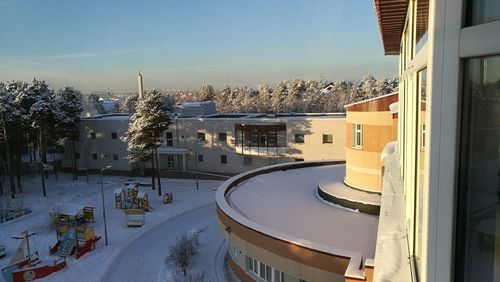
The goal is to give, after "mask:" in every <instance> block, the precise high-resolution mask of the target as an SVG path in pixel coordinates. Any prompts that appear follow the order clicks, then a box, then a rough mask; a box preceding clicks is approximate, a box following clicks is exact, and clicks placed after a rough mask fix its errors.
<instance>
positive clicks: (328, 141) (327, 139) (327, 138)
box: [322, 134, 333, 144]
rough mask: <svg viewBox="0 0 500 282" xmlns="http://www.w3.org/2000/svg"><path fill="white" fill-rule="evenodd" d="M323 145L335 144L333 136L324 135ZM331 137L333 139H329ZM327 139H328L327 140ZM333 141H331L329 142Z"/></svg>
mask: <svg viewBox="0 0 500 282" xmlns="http://www.w3.org/2000/svg"><path fill="white" fill-rule="evenodd" d="M322 137H323V139H322V141H323V144H333V134H323V136H322ZM329 137H331V138H329ZM325 138H326V139H325ZM329 139H331V140H329Z"/></svg>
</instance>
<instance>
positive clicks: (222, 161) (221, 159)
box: [220, 155, 227, 164]
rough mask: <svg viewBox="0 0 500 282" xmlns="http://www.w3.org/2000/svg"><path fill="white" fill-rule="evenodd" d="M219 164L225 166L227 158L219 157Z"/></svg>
mask: <svg viewBox="0 0 500 282" xmlns="http://www.w3.org/2000/svg"><path fill="white" fill-rule="evenodd" d="M220 163H221V164H227V156H226V155H220Z"/></svg>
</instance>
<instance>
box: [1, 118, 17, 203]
mask: <svg viewBox="0 0 500 282" xmlns="http://www.w3.org/2000/svg"><path fill="white" fill-rule="evenodd" d="M3 126H4V127H3V134H4V136H5V137H4V138H5V151H6V155H7V173H8V174H9V186H10V193H11V195H10V197H11V198H12V199H15V198H16V185H15V184H14V176H13V175H12V158H11V152H10V141H9V138H8V137H7V129H6V128H5V127H6V125H5V124H3Z"/></svg>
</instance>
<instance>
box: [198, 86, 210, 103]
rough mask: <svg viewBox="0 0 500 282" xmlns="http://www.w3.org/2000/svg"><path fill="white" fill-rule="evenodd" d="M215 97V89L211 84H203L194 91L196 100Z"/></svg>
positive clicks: (207, 99)
mask: <svg viewBox="0 0 500 282" xmlns="http://www.w3.org/2000/svg"><path fill="white" fill-rule="evenodd" d="M214 98H215V91H214V87H213V86H212V85H207V84H204V85H202V86H201V89H200V90H199V91H198V92H197V93H196V101H212V100H213V99H214Z"/></svg>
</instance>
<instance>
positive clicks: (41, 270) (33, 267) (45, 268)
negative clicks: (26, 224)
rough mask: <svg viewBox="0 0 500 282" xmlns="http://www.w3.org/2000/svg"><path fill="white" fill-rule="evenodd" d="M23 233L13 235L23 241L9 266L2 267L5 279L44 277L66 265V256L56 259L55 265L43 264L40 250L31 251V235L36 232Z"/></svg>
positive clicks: (17, 281) (19, 280)
mask: <svg viewBox="0 0 500 282" xmlns="http://www.w3.org/2000/svg"><path fill="white" fill-rule="evenodd" d="M22 235H23V236H22V237H12V238H14V239H19V240H21V243H20V244H19V247H18V248H17V250H16V252H15V253H14V255H13V256H12V258H11V260H10V262H9V263H8V264H7V266H5V267H4V268H2V276H3V278H4V280H5V281H7V282H23V281H31V280H35V279H39V278H43V277H45V276H48V275H50V274H52V273H54V272H56V271H59V270H61V269H63V268H64V267H66V260H65V259H64V258H60V259H58V260H56V261H54V263H53V265H47V264H45V265H41V263H42V262H41V261H40V258H39V256H38V252H35V253H33V254H32V253H31V251H30V244H29V237H31V236H33V235H35V233H32V234H28V231H27V230H25V231H24V232H23V233H22ZM24 248H26V251H27V255H25V254H24Z"/></svg>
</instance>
